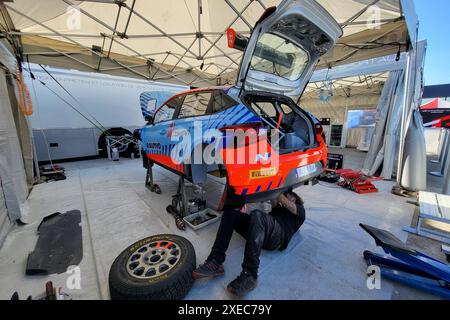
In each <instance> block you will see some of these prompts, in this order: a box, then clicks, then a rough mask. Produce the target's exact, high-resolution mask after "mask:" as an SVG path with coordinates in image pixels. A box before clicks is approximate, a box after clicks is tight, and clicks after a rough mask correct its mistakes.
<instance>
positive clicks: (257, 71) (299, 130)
mask: <svg viewBox="0 0 450 320" xmlns="http://www.w3.org/2000/svg"><path fill="white" fill-rule="evenodd" d="M341 36H342V29H341V27H340V26H339V24H338V23H337V22H336V20H334V18H333V17H332V16H331V15H330V14H329V13H328V12H327V11H326V10H325V9H324V8H323V7H322V6H321V5H320V4H318V3H317V2H316V1H314V0H285V1H283V2H282V3H281V4H280V5H279V6H278V7H277V8H275V7H272V8H269V9H267V10H266V12H265V13H264V14H263V16H262V17H261V19H260V20H259V21H258V22H257V24H256V25H255V28H254V29H253V32H252V34H251V36H250V38H248V39H247V38H245V37H242V36H240V35H237V34H236V33H235V32H234V31H233V30H231V29H230V30H229V32H228V41H229V46H230V47H232V48H236V49H238V50H243V51H244V56H243V58H242V62H241V66H240V70H239V74H238V79H237V87H238V88H239V89H240V91H241V94H240V98H241V100H242V101H243V102H244V103H245V104H247V105H248V106H249V107H251V108H252V110H253V111H254V112H255V113H256V114H257V115H258V116H259V117H260V118H261V120H262V121H263V122H264V124H265V125H264V126H265V128H266V129H277V132H279V133H280V134H281V137H280V139H279V140H277V141H276V144H277V147H278V149H279V152H280V153H281V154H283V153H289V152H293V151H300V150H306V149H309V148H312V147H315V146H317V137H316V134H317V132H316V130H315V125H316V123H315V121H314V119H312V117H311V115H309V114H308V113H307V112H304V111H303V110H301V108H299V106H298V105H297V104H296V103H295V102H294V101H293V98H298V97H300V96H301V95H302V93H303V91H304V89H305V87H306V85H307V84H308V82H309V80H310V78H311V76H312V74H313V72H314V69H315V67H316V65H317V63H318V61H319V59H320V57H321V56H322V55H324V54H325V53H326V52H327V51H328V50H330V49H331V48H332V47H333V46H334V45H335V43H336V41H337V39H338V38H339V37H341ZM274 142H275V141H271V144H272V146H274V144H273V143H274Z"/></svg>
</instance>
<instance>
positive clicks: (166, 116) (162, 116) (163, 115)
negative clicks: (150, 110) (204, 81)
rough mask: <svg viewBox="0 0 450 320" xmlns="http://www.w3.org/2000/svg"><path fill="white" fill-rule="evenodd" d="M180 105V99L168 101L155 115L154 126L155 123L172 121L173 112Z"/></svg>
mask: <svg viewBox="0 0 450 320" xmlns="http://www.w3.org/2000/svg"><path fill="white" fill-rule="evenodd" d="M180 103H181V99H180V97H177V98H174V99H172V100H170V101H168V102H167V103H166V104H165V105H164V106H162V107H161V109H159V110H158V112H157V113H156V114H155V118H154V120H153V123H154V124H156V123H160V122H164V121H169V120H172V119H173V116H174V114H175V110H176V109H177V108H178V106H179V105H180Z"/></svg>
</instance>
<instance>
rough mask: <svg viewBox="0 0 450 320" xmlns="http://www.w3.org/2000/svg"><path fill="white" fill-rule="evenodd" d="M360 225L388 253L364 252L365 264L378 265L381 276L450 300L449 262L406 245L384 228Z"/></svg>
mask: <svg viewBox="0 0 450 320" xmlns="http://www.w3.org/2000/svg"><path fill="white" fill-rule="evenodd" d="M360 226H361V228H363V229H364V230H365V231H366V232H367V233H368V234H370V235H371V236H372V237H373V238H374V239H375V243H376V244H377V246H380V247H381V248H382V249H383V250H384V252H385V253H386V254H387V255H380V254H376V253H372V252H370V251H365V252H364V259H365V260H366V261H367V264H368V265H369V266H378V267H379V268H380V270H381V276H382V277H385V278H387V279H390V280H392V281H397V282H400V283H403V284H405V285H409V286H412V287H415V288H417V289H421V290H424V291H427V292H429V293H431V294H434V295H438V296H441V297H443V298H445V299H450V266H449V265H448V264H445V263H442V262H440V261H438V260H436V259H434V258H432V257H429V256H427V255H425V254H423V253H420V252H418V251H416V250H414V249H412V248H410V247H408V246H407V245H405V244H404V243H403V242H402V241H400V240H399V239H398V238H396V237H395V236H394V235H393V234H391V233H389V232H387V231H385V230H381V229H377V228H374V227H370V226H367V225H364V224H361V225H360Z"/></svg>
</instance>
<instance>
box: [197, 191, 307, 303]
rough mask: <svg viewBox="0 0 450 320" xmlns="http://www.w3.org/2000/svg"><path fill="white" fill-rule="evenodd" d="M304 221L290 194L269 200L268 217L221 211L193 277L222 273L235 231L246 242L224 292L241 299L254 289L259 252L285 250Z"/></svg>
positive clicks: (300, 202) (260, 213)
mask: <svg viewBox="0 0 450 320" xmlns="http://www.w3.org/2000/svg"><path fill="white" fill-rule="evenodd" d="M304 221H305V208H304V207H303V200H302V199H301V198H300V197H299V196H298V195H297V194H295V193H293V192H288V193H285V194H281V195H280V196H279V197H278V199H277V200H276V201H272V211H271V212H270V213H269V214H266V213H265V212H263V211H260V210H254V211H252V212H251V213H250V215H248V214H245V213H242V212H240V211H239V210H235V209H231V208H225V210H224V213H223V216H222V221H221V223H220V227H219V230H218V232H217V237H216V241H215V243H214V246H213V248H212V250H211V254H210V255H209V257H208V259H207V260H206V262H205V263H204V264H202V265H200V266H199V268H198V269H196V270H194V271H193V273H192V276H193V278H194V279H201V278H209V277H217V276H221V275H223V274H224V273H225V272H224V268H223V263H224V262H225V256H226V255H225V253H226V251H227V249H228V245H229V244H230V241H231V236H232V235H233V231H234V230H236V232H237V233H239V234H240V235H242V236H243V237H244V238H245V239H246V240H247V243H246V245H245V253H244V262H243V263H242V272H241V274H240V276H238V277H237V278H236V279H235V280H234V281H232V282H231V283H230V284H229V285H228V287H227V290H228V291H229V292H230V293H232V294H234V295H236V296H239V297H241V296H244V295H245V294H247V293H248V292H250V291H252V290H253V289H255V288H256V286H257V278H258V268H259V256H260V255H261V250H262V249H265V250H269V251H273V250H280V251H283V250H284V249H286V248H287V247H288V244H289V241H290V240H291V238H292V236H293V235H294V234H295V233H296V232H297V231H298V230H299V229H300V227H301V226H302V224H303V223H304Z"/></svg>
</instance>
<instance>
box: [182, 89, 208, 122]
mask: <svg viewBox="0 0 450 320" xmlns="http://www.w3.org/2000/svg"><path fill="white" fill-rule="evenodd" d="M211 95H212V93H211V92H202V93H193V94H188V95H186V96H185V98H184V101H183V105H182V106H181V109H180V112H179V114H178V119H183V118H189V117H198V116H204V115H205V114H206V111H207V110H208V105H209V101H210V100H211Z"/></svg>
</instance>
